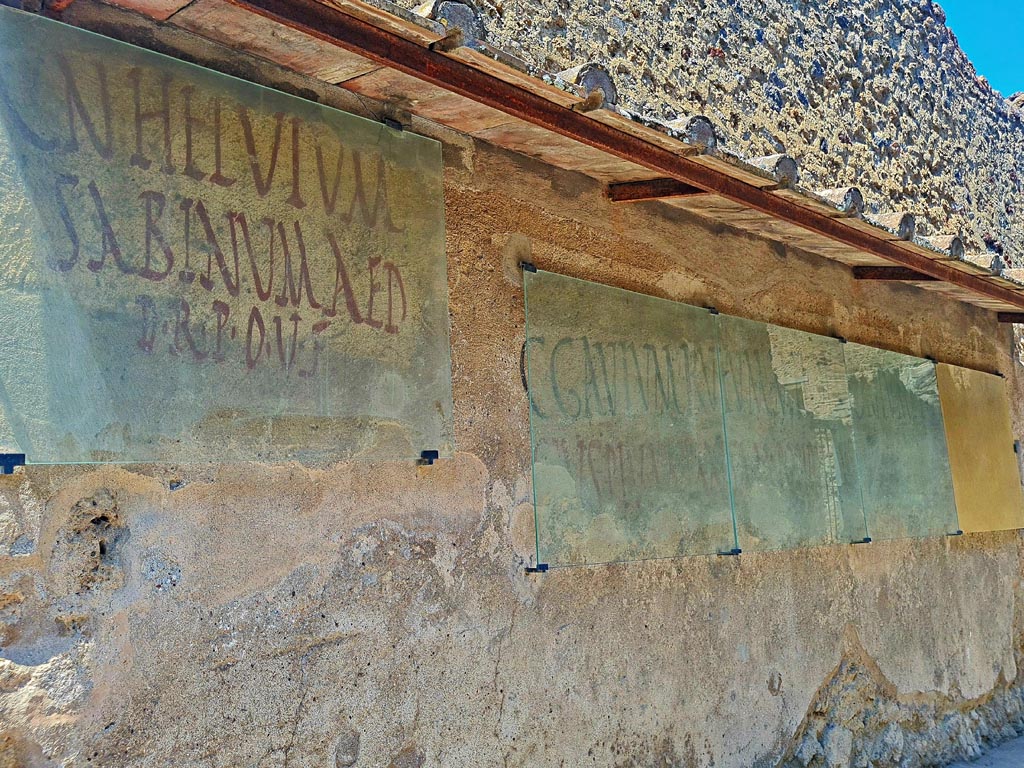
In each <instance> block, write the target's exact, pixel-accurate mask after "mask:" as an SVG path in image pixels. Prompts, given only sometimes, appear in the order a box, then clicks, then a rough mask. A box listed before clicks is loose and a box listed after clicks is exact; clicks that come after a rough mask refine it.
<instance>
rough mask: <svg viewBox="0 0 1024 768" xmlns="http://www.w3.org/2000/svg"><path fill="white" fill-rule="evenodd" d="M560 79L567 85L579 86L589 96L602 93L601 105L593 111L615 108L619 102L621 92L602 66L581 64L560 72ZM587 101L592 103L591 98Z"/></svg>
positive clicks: (594, 107) (596, 106)
mask: <svg viewBox="0 0 1024 768" xmlns="http://www.w3.org/2000/svg"><path fill="white" fill-rule="evenodd" d="M558 77H560V78H561V79H562V80H564V81H565V82H567V83H570V84H572V85H576V86H579V87H580V88H582V89H583V90H584V91H585V92H586V93H587V94H592V93H593V92H594V91H601V93H602V94H603V96H602V99H601V103H599V104H596V105H594V106H591V107H590V108H591V109H597V108H599V107H614V106H615V105H616V104H617V103H618V101H619V92H618V90H616V88H615V82H614V81H613V80H612V76H611V75H610V74H609V73H608V70H607V69H605V68H604V67H602V66H601V65H600V64H581V65H580V66H578V67H572V68H571V69H567V70H565V71H564V72H559V73H558ZM587 100H588V101H590V97H589V96H588V98H587Z"/></svg>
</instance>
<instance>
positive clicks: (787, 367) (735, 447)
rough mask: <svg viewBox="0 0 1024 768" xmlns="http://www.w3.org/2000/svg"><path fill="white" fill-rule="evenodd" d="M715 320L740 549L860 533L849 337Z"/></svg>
mask: <svg viewBox="0 0 1024 768" xmlns="http://www.w3.org/2000/svg"><path fill="white" fill-rule="evenodd" d="M718 323H719V343H720V353H721V359H722V383H723V392H724V404H725V416H726V425H727V434H728V443H729V458H730V463H731V471H732V482H733V492H734V497H735V504H736V524H737V529H738V534H739V542H740V547H741V548H742V549H743V550H758V549H792V548H795V547H801V546H814V545H822V544H846V543H851V542H854V541H861V540H863V539H864V538H865V537H866V536H867V531H866V528H865V522H864V515H863V511H862V507H861V499H860V488H859V482H858V474H857V467H856V457H855V454H854V436H853V424H852V418H851V413H850V394H849V390H848V388H847V384H846V370H845V366H844V360H843V349H842V348H843V345H842V343H841V342H840V341H839V340H837V339H832V338H829V337H826V336H817V335H814V334H810V333H803V332H801V331H795V330H791V329H788V328H779V327H777V326H772V325H766V324H764V323H757V322H753V321H751V320H743V319H740V318H736V317H727V316H725V315H721V316H719V317H718Z"/></svg>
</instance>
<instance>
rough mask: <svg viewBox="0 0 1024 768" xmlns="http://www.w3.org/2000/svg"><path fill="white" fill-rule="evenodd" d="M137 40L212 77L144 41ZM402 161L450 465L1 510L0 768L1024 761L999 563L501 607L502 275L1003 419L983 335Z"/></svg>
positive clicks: (542, 182) (522, 536) (895, 552)
mask: <svg viewBox="0 0 1024 768" xmlns="http://www.w3.org/2000/svg"><path fill="white" fill-rule="evenodd" d="M116 18H117V19H121V18H127V17H121V16H117V17H116ZM93 21H94V22H95V24H96V25H99V24H100V21H101V20H99V19H94V20H93ZM121 29H122V31H123V32H124V31H128V32H130V31H131V29H130V26H128V25H125V26H122V27H121ZM139 39H145V40H146V41H147V42H149V43H150V44H152V45H155V46H157V47H161V48H163V49H164V50H172V51H173V50H175V49H179V48H180V47H181V46H191V47H190V48H188V50H189V51H190V54H189V55H191V56H194V57H196V58H197V59H198V60H200V61H206V62H207V63H210V64H211V65H215V66H223V65H224V62H225V61H226V60H225V59H223V58H222V57H223V56H224V53H223V51H221V50H219V49H213V48H207V47H203V46H196V45H195V43H194V41H189V40H188V39H187V38H181V37H178V36H176V35H168V34H167V33H165V32H162V31H160V30H158V29H157V30H149V29H146V30H144V35H143V34H141V33H140V38H139ZM228 64H229V65H230V67H233V68H234V69H236V70H242V71H246V72H247V73H248V74H249V75H250V76H251V77H255V78H256V79H259V80H263V81H267V82H274V83H280V84H282V85H283V86H284V87H287V88H289V89H292V90H303V89H304V90H305V91H306V92H307V93H309V94H311V95H313V96H314V97H318V98H320V97H323V98H335V97H334V96H332V95H330V94H331V93H333V92H328V91H325V90H323V89H320V88H319V87H318V86H315V85H314V84H312V83H311V82H310V81H305V80H302V79H299V78H295V77H294V76H289V75H284V74H282V73H280V72H278V71H276V70H273V69H271V68H269V67H266V66H263V65H260V64H258V63H252V62H249V63H246V60H237V61H236V60H233V59H232V60H231V61H229V62H228ZM353 108H355V107H353ZM413 129H414V130H417V131H421V132H425V133H429V134H431V135H434V136H435V137H437V138H439V139H441V140H442V141H444V142H445V161H446V206H447V219H448V249H447V250H448V258H449V290H450V309H451V315H452V360H453V380H454V390H455V404H456V408H455V418H456V430H457V431H456V436H457V442H458V445H459V449H460V450H459V453H458V454H457V456H456V457H455V458H454V459H452V460H450V461H442V462H439V463H438V464H436V465H434V466H431V467H414V466H411V465H404V464H392V463H380V464H372V465H371V464H355V463H343V464H338V465H334V466H326V467H299V466H293V465H279V466H262V465H253V466H223V467H216V466H205V467H181V468H175V467H146V466H142V467H104V468H95V467H93V468H90V467H77V468H76V467H66V468H45V467H30V468H29V469H28V470H27V471H25V472H24V473H23V474H18V475H14V476H9V477H2V478H0V553H2V554H0V766H4V768H7V766H19V767H20V766H62V767H64V766H75V767H77V766H87V765H99V766H146V767H147V768H149V767H153V768H156V767H158V766H159V767H163V766H167V767H168V768H170V767H171V766H174V767H177V766H182V765H188V766H197V767H199V768H213V767H214V766H216V767H218V768H219V767H221V766H224V767H225V768H226V767H227V766H259V767H260V768H269V767H271V766H274V767H276V768H285V767H288V768H298V767H304V766H331V768H334V766H353V765H355V766H372V767H374V768H376V767H378V766H382V767H385V768H388V767H391V768H412V767H414V766H524V767H527V766H528V767H530V768H533V767H534V766H560V765H594V766H616V767H617V768H627V767H635V768H640V767H641V766H644V767H646V766H685V768H707V767H710V766H712V765H714V766H716V767H717V768H729V767H733V766H735V768H750V767H751V766H755V767H757V768H767V767H768V766H778V765H785V766H787V768H789V766H798V765H799V766H825V765H827V766H832V767H833V768H835V767H836V766H845V765H863V766H868V765H871V766H901V768H912V767H914V766H926V765H935V764H939V761H940V760H942V759H943V758H944V757H945V756H949V757H961V756H967V755H971V754H974V753H976V751H977V750H978V749H979V747H980V745H982V744H984V743H986V742H988V741H991V740H994V739H997V738H999V737H1003V736H1006V735H1008V734H1011V733H1015V732H1017V731H1018V730H1021V729H1022V728H1024V722H1022V720H1021V713H1022V706H1021V702H1022V696H1021V690H1022V688H1021V687H1019V686H1018V685H1017V684H1016V681H1017V680H1018V668H1019V664H1018V656H1017V653H1018V642H1017V641H1018V639H1019V637H1020V630H1021V628H1020V626H1019V621H1020V616H1021V612H1020V610H1019V609H1020V607H1021V606H1020V604H1019V603H1020V599H1021V594H1022V590H1021V588H1020V575H1021V574H1020V562H1021V553H1020V543H1019V537H1018V535H1017V534H1015V533H1002V534H991V535H985V536H971V537H963V538H945V539H931V540H925V541H895V542H886V543H876V544H872V545H870V546H866V547H838V548H820V549H809V550H801V551H794V552H786V553H772V554H763V555H743V556H741V557H739V558H717V557H710V558H707V557H700V558H688V559H683V560H678V561H670V562H651V563H637V564H630V565H617V566H608V567H600V568H579V569H566V570H559V571H553V572H549V573H547V574H545V575H542V576H531V575H527V574H525V573H524V570H523V567H524V565H526V564H527V563H528V562H529V560H530V558H531V556H532V538H533V521H532V508H531V491H530V480H529V477H530V475H529V460H530V459H529V437H528V407H527V401H526V396H525V393H524V392H523V388H522V383H521V378H520V372H519V354H520V349H521V346H522V343H523V339H524V327H523V323H524V318H523V297H522V290H521V287H520V285H519V284H518V275H517V272H516V270H515V267H514V265H515V264H516V263H517V261H518V259H521V258H523V257H524V256H529V257H530V258H531V259H532V260H533V261H535V262H536V263H537V264H538V266H541V267H542V268H546V269H551V270H553V271H562V272H565V273H567V274H572V275H575V276H578V277H585V278H589V279H594V280H599V281H602V282H606V283H610V284H613V285H618V286H621V287H624V288H629V289H633V290H640V291H644V292H647V293H651V294H654V295H658V296H663V297H666V298H670V299H675V300H680V301H686V302H690V303H695V304H704V303H714V304H715V305H716V306H718V307H719V308H720V309H721V310H722V311H724V312H731V313H735V314H740V315H743V316H746V317H751V318H754V319H759V320H767V321H772V322H776V323H784V324H787V325H792V326H793V327H797V328H801V329H804V330H809V331H815V332H819V333H838V334H840V335H843V336H845V337H847V338H849V339H851V340H854V341H859V342H863V343H868V344H875V345H879V346H885V347H889V348H893V349H896V350H898V351H902V352H907V353H911V354H916V355H933V356H935V357H936V358H938V359H940V360H946V361H949V362H955V363H959V364H963V365H971V366H976V367H979V368H985V369H989V370H994V369H998V370H1002V371H1005V372H1008V374H1009V375H1010V377H1011V380H1012V381H1013V382H1014V385H1015V386H1016V387H1018V388H1019V386H1020V382H1019V377H1018V376H1017V373H1016V370H1017V369H1015V368H1013V366H1012V363H1011V355H1010V352H1011V350H1010V341H1011V340H1010V336H1009V331H1008V330H1006V329H1005V328H1001V327H1000V326H998V324H997V323H995V321H994V319H993V317H992V315H991V314H990V313H986V312H983V311H981V310H979V309H976V308H973V307H970V306H967V305H962V304H956V303H952V302H944V301H937V300H936V299H934V298H933V297H932V296H930V295H928V294H924V293H923V292H921V291H919V290H916V289H913V288H909V287H903V286H886V285H880V284H871V285H869V284H865V283H858V282H857V281H855V280H853V279H852V278H851V276H850V275H849V272H848V271H847V270H846V269H845V268H843V267H841V266H839V265H836V264H833V263H830V262H827V261H824V260H822V259H819V258H817V257H813V256H810V255H808V254H804V253H801V252H799V251H796V250H788V249H786V248H784V247H782V246H780V245H778V244H772V243H767V242H764V241H761V240H758V239H756V238H753V237H750V236H746V235H741V234H738V233H735V232H733V231H731V230H729V229H728V228H725V227H721V226H715V225H709V224H707V223H706V222H703V221H701V220H700V219H697V218H695V217H692V216H690V215H688V214H684V213H682V212H679V211H676V210H673V209H669V208H667V207H664V206H661V205H659V204H640V205H635V206H628V207H613V206H612V205H611V204H610V203H608V202H607V201H606V200H605V199H604V198H603V196H602V194H601V190H600V188H599V187H598V186H597V185H596V184H594V183H593V182H591V181H589V180H587V179H585V178H583V177H580V176H576V175H573V174H569V173H562V172H556V171H553V170H551V169H549V168H546V167H544V166H542V165H540V164H538V163H536V162H535V161H532V160H528V159H525V158H522V157H517V156H514V155H511V154H508V153H504V152H499V151H497V150H494V149H492V148H488V147H487V146H485V145H480V144H478V143H475V142H473V141H470V140H468V139H466V138H464V137H460V136H458V135H456V134H453V133H451V132H448V131H445V130H443V129H440V128H438V127H436V126H431V125H429V124H426V123H419V122H418V123H416V124H415V125H414V126H413ZM1018 416H1019V414H1018ZM1017 425H1018V430H1017V431H1018V434H1019V432H1020V430H1019V425H1020V420H1019V418H1018V420H1017ZM172 489H173V490H172Z"/></svg>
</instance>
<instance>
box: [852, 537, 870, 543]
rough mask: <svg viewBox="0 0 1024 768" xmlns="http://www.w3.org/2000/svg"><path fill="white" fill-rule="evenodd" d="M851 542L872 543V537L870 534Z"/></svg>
mask: <svg viewBox="0 0 1024 768" xmlns="http://www.w3.org/2000/svg"><path fill="white" fill-rule="evenodd" d="M850 543H851V544H870V543H871V537H870V536H865V537H864V538H863V539H858V540H857V541H851V542H850Z"/></svg>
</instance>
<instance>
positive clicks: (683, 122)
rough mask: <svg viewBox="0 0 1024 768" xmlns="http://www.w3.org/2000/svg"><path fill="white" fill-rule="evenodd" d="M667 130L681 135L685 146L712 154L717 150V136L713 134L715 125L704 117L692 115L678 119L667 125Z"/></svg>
mask: <svg viewBox="0 0 1024 768" xmlns="http://www.w3.org/2000/svg"><path fill="white" fill-rule="evenodd" d="M668 125H669V128H672V129H673V130H675V131H679V132H680V133H682V134H683V140H684V141H685V142H686V143H687V144H691V145H693V146H695V147H699V148H700V149H701V150H702V151H704V152H707V153H712V152H714V151H715V150H716V149H717V148H718V134H717V133H716V132H715V124H714V123H712V122H711V120H710V119H709V118H707V117H705V116H704V115H694V116H693V117H688V118H679V119H678V120H673V121H672V122H670V123H669V124H668Z"/></svg>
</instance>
